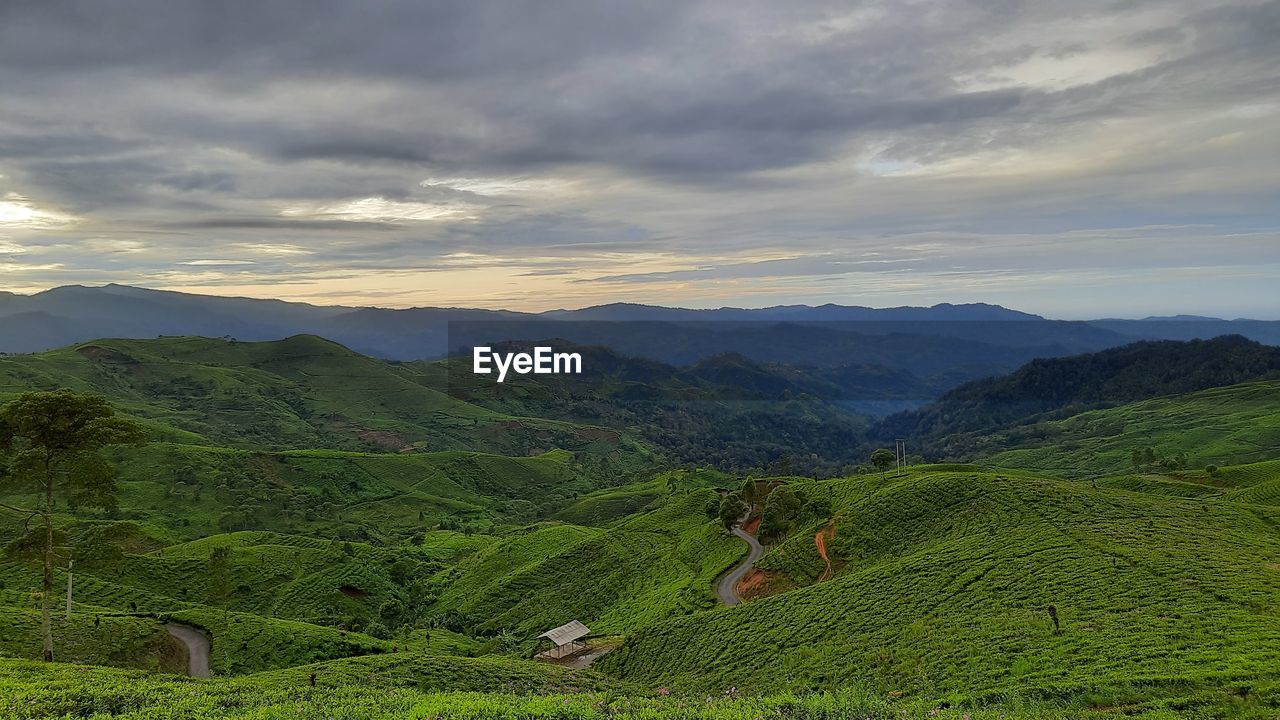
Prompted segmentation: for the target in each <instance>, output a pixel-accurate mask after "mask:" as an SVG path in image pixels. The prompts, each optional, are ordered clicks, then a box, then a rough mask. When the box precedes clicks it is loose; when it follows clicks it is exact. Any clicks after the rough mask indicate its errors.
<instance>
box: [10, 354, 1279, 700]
mask: <svg viewBox="0 0 1280 720" xmlns="http://www.w3.org/2000/svg"><path fill="white" fill-rule="evenodd" d="M1213 342H1215V343H1217V342H1218V341H1213ZM1157 345H1158V346H1156V347H1148V348H1143V347H1142V346H1133V349H1128V348H1127V349H1124V352H1125V353H1129V354H1132V353H1134V352H1137V353H1139V354H1144V353H1145V354H1144V355H1142V359H1140V360H1138V361H1136V362H1135V363H1127V364H1126V363H1120V364H1119V365H1117V364H1115V363H1112V362H1110V361H1109V360H1107V359H1106V357H1107V356H1106V355H1099V356H1097V357H1093V356H1079V357H1073V358H1067V359H1064V360H1062V361H1060V363H1061V364H1062V365H1063V367H1068V366H1073V367H1082V368H1090V370H1089V371H1088V372H1089V373H1097V372H1099V371H1098V370H1097V368H1110V369H1107V370H1105V371H1102V372H1105V373H1111V374H1113V375H1114V376H1116V377H1123V378H1126V379H1124V380H1117V381H1115V382H1123V383H1124V384H1125V385H1126V386H1127V387H1133V388H1135V389H1134V390H1132V391H1131V393H1130V395H1129V396H1128V397H1129V401H1127V402H1118V403H1117V402H1110V403H1105V405H1106V406H1104V407H1096V405H1097V403H1094V402H1092V401H1089V400H1087V399H1084V400H1073V399H1070V398H1067V399H1066V400H1062V399H1059V400H1054V401H1053V402H1054V403H1056V404H1055V405H1052V406H1045V405H1038V406H1035V408H1034V410H1033V411H1027V410H1018V411H1016V412H1017V413H1018V414H1016V415H1013V414H1008V412H1009V411H1008V410H1007V408H1008V406H1007V405H999V404H998V403H999V402H1000V401H999V400H998V398H999V394H992V393H991V392H990V391H988V389H987V385H989V383H987V382H986V381H981V382H978V383H974V384H971V385H965V386H962V387H961V388H960V389H959V390H956V391H953V395H944V396H943V398H942V399H941V400H939V401H938V402H937V404H935V405H930V406H925V407H924V408H922V409H921V410H919V411H911V412H912V413H914V415H910V416H906V415H904V416H893V417H889V418H887V419H877V418H875V417H868V416H862V415H858V414H856V413H852V412H849V411H848V410H841V409H840V408H838V407H837V406H836V405H834V404H832V403H831V402H830V401H829V400H827V399H824V393H828V394H826V395H825V397H826V398H830V397H832V395H830V394H829V393H830V392H831V391H829V390H825V389H824V388H829V387H830V386H829V385H824V384H823V383H830V382H832V381H833V376H832V375H831V374H830V372H829V371H827V370H814V369H810V368H804V367H796V366H789V365H760V364H758V363H754V362H752V361H749V360H746V359H744V358H738V357H734V356H731V355H730V356H720V357H716V358H711V359H707V360H704V361H702V362H700V363H698V364H695V365H692V366H667V365H664V364H661V363H656V362H654V361H647V360H637V359H634V358H627V357H625V356H622V355H618V354H616V353H612V351H605V350H602V349H597V348H586V349H585V357H584V361H585V363H584V364H585V366H586V367H587V368H591V367H593V364H592V360H593V359H594V360H595V361H596V362H595V364H594V367H595V368H596V372H595V374H592V373H591V372H587V373H584V376H583V377H581V378H572V379H565V378H531V377H521V378H516V379H514V381H513V382H511V383H508V384H507V385H509V387H504V388H503V389H502V391H494V390H493V388H492V386H485V385H482V384H476V383H474V382H472V383H465V382H462V378H459V377H450V372H451V371H452V370H454V369H456V368H452V367H451V363H453V362H454V361H452V360H441V361H434V362H426V361H419V362H414V363H395V362H388V361H383V360H377V359H374V358H368V357H365V356H362V355H359V354H358V353H354V352H352V351H350V350H348V349H346V348H344V347H342V346H340V345H338V344H336V343H332V342H330V341H327V340H323V339H320V338H316V337H312V336H299V337H293V338H289V339H286V340H281V341H270V342H261V343H248V342H240V341H231V340H226V339H204V338H195V337H175V338H161V339H157V340H111V339H102V340H94V341H92V342H89V343H85V344H82V345H78V346H72V347H68V348H63V349H59V350H54V351H50V352H46V353H39V354H34V355H19V356H12V357H7V358H0V403H2V402H5V401H8V400H11V399H14V398H18V397H22V394H23V393H29V392H32V391H48V390H54V389H56V388H70V389H72V390H74V391H76V392H80V393H92V394H98V395H102V396H105V397H106V398H107V400H108V402H109V403H110V404H111V406H112V407H114V408H115V410H116V411H117V412H118V413H120V414H121V416H122V417H125V418H128V419H130V420H132V421H134V422H136V423H137V424H138V425H139V426H140V427H141V428H143V429H144V430H145V433H146V436H147V439H146V442H145V444H142V445H140V446H110V447H107V448H105V449H104V450H103V451H102V453H103V456H104V458H106V459H108V460H109V461H110V462H111V464H112V465H113V466H114V468H115V472H116V474H117V483H116V484H117V490H116V493H115V501H114V503H111V504H110V505H109V506H108V507H105V508H103V509H92V508H88V507H76V506H75V505H74V504H68V503H60V504H58V505H57V510H56V513H55V515H54V526H55V527H54V534H55V538H54V546H55V547H56V554H57V557H58V558H60V559H59V561H58V562H56V563H55V568H54V576H53V582H52V587H53V596H54V597H53V598H51V599H52V600H54V602H52V603H51V604H52V606H53V608H52V609H53V611H52V613H51V615H52V618H51V619H52V636H53V639H54V644H53V653H54V657H55V660H57V661H58V662H56V663H54V664H52V665H46V664H42V663H39V662H38V659H39V656H40V644H41V639H40V638H41V632H42V631H41V611H40V605H41V602H42V601H43V600H44V598H43V596H42V595H41V593H40V591H39V588H40V585H41V576H40V562H39V557H40V550H39V548H40V547H41V542H42V540H41V537H40V536H39V535H38V534H33V533H32V532H31V527H30V522H29V521H28V520H27V519H25V518H24V516H23V515H22V513H19V512H15V510H14V509H15V508H22V507H27V506H30V505H32V504H33V503H36V502H38V498H36V497H34V496H32V495H30V494H26V493H24V492H22V491H18V490H13V489H11V490H7V491H5V492H4V493H3V494H0V503H3V506H2V507H0V541H3V546H4V554H3V557H0V688H2V689H3V691H4V692H3V697H4V699H3V700H0V715H4V716H6V717H7V716H12V717H17V718H40V717H50V716H71V717H89V716H93V714H94V713H99V714H102V713H104V712H106V713H109V714H110V715H111V716H118V717H138V718H142V717H170V716H179V715H181V714H183V713H186V714H190V715H194V716H197V717H210V718H214V717H227V718H231V717H259V716H261V717H274V716H282V715H298V714H301V715H303V716H309V715H313V714H323V713H330V714H333V713H338V714H337V715H334V716H335V717H336V716H342V717H367V716H378V717H432V716H434V715H433V713H434V714H435V715H441V716H444V717H565V718H578V717H582V718H588V717H620V718H623V717H635V718H641V717H644V718H667V717H671V718H676V717H689V716H690V715H689V714H688V712H689V711H690V710H691V707H692V706H693V705H696V710H693V712H695V713H696V715H695V716H697V717H707V718H712V717H714V718H738V717H742V718H746V717H754V715H753V713H756V714H759V713H766V714H769V713H771V714H776V715H780V716H784V717H795V718H825V717H833V716H834V717H850V716H854V715H858V716H863V717H866V716H873V717H888V716H894V717H904V716H905V717H955V718H960V717H962V716H966V717H992V718H994V717H1015V718H1018V717H1061V718H1069V717H1079V716H1081V715H1087V716H1088V717H1113V716H1114V717H1120V716H1127V717H1131V716H1143V717H1148V716H1149V717H1153V718H1157V717H1175V716H1182V715H1183V714H1184V713H1194V714H1198V715H1200V716H1204V717H1220V716H1221V717H1225V716H1240V717H1259V718H1261V717H1269V713H1271V712H1272V709H1273V707H1274V703H1276V702H1280V695H1277V690H1276V688H1277V687H1278V683H1280V676H1277V674H1276V670H1275V668H1276V667H1280V664H1277V661H1278V660H1280V616H1277V614H1276V609H1277V608H1278V607H1280V532H1278V531H1277V528H1280V490H1277V488H1280V465H1278V464H1277V463H1280V453H1278V452H1276V450H1275V449H1276V448H1277V447H1278V446H1280V442H1278V441H1280V436H1277V435H1276V432H1278V431H1280V425H1277V422H1276V417H1275V409H1276V408H1277V407H1280V385H1277V381H1276V380H1273V379H1270V373H1273V372H1274V368H1275V367H1276V365H1275V364H1274V363H1273V359H1272V354H1271V350H1270V349H1269V348H1266V347H1265V346H1259V345H1256V344H1252V343H1248V342H1247V341H1231V340H1227V341H1223V342H1221V343H1219V344H1217V345H1215V344H1212V343H1210V344H1204V345H1196V344H1195V343H1191V344H1181V343H1169V344H1165V345H1159V344H1157ZM1104 352H1112V351H1104ZM1206 356H1209V357H1212V358H1213V362H1212V363H1211V366H1212V368H1215V369H1212V370H1209V369H1206V370H1205V371H1204V372H1203V373H1201V374H1200V375H1199V376H1196V375H1195V373H1191V372H1188V371H1187V370H1186V369H1185V367H1183V366H1180V365H1179V363H1185V362H1191V363H1196V364H1199V363H1201V358H1203V357H1206ZM1155 358H1158V360H1156V359H1155ZM1229 358H1238V360H1239V361H1238V362H1236V363H1235V364H1234V365H1232V363H1233V362H1235V361H1234V360H1230V359H1229ZM1037 362H1039V361H1037ZM1052 362H1059V361H1052ZM1161 364H1163V365H1165V366H1168V367H1173V368H1177V369H1175V370H1173V371H1171V372H1168V373H1165V374H1148V375H1144V374H1143V373H1142V371H1141V367H1143V366H1145V367H1154V366H1155V365H1161ZM1037 367H1041V369H1037ZM1205 367H1206V368H1209V367H1210V366H1205ZM1115 368H1126V369H1123V370H1121V371H1117V370H1115ZM1226 368H1231V369H1226ZM1036 372H1045V371H1044V370H1043V369H1042V366H1028V367H1027V368H1024V369H1023V370H1020V371H1019V372H1018V373H1014V374H1013V375H1010V376H1008V378H1009V379H1008V380H1007V382H1021V381H1020V380H1019V379H1018V378H1021V377H1027V376H1028V375H1027V374H1028V373H1036ZM1054 372H1057V371H1054ZM1117 372H1121V373H1128V374H1127V375H1117V374H1116V373H1117ZM1206 373H1207V374H1206ZM858 377H860V378H861V379H860V380H859V382H870V381H869V380H868V379H867V376H866V375H865V374H863V375H859V376H858ZM886 377H891V376H886ZM1197 377H1198V379H1196V378H1197ZM1135 378H1137V379H1135ZM1162 378H1166V379H1162ZM1237 379H1239V380H1241V382H1232V381H1234V380H1237ZM1089 382H1090V383H1091V382H1093V380H1090V381H1089ZM881 387H892V383H891V382H890V383H887V384H884V385H882V386H881ZM1057 387H1059V388H1065V387H1068V385H1067V384H1062V383H1059V384H1058V386H1057ZM1081 387H1085V385H1081ZM508 391H509V392H508ZM1008 392H1010V391H1009V390H1007V389H1002V390H1000V391H999V393H1005V394H1008ZM953 397H955V398H964V400H963V402H964V403H965V404H966V406H967V407H970V408H974V407H991V408H997V409H996V410H993V411H991V412H993V413H997V414H998V413H1006V414H1005V415H1003V416H999V418H998V419H996V420H992V421H984V422H977V424H971V425H968V426H965V428H966V429H965V432H964V433H959V434H956V433H941V434H940V433H938V431H937V430H936V429H932V428H931V429H927V430H924V431H912V433H909V434H907V438H908V440H907V442H908V446H909V447H911V446H917V447H920V448H921V449H922V451H923V452H927V453H930V454H932V456H931V457H925V458H921V457H919V456H918V455H913V456H912V457H910V458H909V459H908V463H907V465H906V467H905V469H898V468H897V467H895V466H894V464H893V463H890V464H889V465H888V466H883V465H880V464H879V463H878V461H876V458H875V457H873V453H872V450H874V449H875V448H877V447H878V446H880V445H881V443H882V441H881V440H880V439H879V438H878V437H877V433H878V432H883V431H884V428H888V427H902V423H903V422H904V418H907V417H918V418H926V419H930V420H928V422H930V423H936V422H937V420H936V419H937V418H954V417H957V416H956V415H955V414H954V413H951V412H950V411H948V410H947V407H948V403H955V402H957V400H955V399H951V398H953ZM1107 397H1110V398H1116V397H1122V395H1121V394H1118V393H1117V392H1115V391H1109V392H1108V395H1107ZM744 403H745V404H744ZM993 403H996V404H993ZM1028 407H1031V406H1028ZM747 408H749V409H747ZM805 417H808V418H810V419H811V420H812V422H813V423H814V425H813V427H815V428H823V429H825V430H826V431H828V432H831V433H832V434H831V435H830V440H823V439H822V438H823V437H824V436H823V433H822V431H821V430H816V431H814V432H809V431H806V430H803V429H802V428H803V427H804V425H803V423H804V422H805V421H804V420H802V418H805ZM646 418H647V420H648V422H649V423H652V424H653V425H655V426H661V425H664V424H665V425H669V429H668V430H655V429H654V427H648V426H646V425H645V419H646ZM913 422H919V421H918V420H913ZM967 422H970V423H973V422H975V421H973V420H969V421H967ZM895 423H896V425H895ZM784 427H785V428H789V430H788V432H794V433H797V434H798V435H802V436H803V437H802V438H801V439H798V440H796V441H795V447H797V448H804V452H805V455H803V456H802V455H801V454H800V453H798V452H793V453H777V454H772V455H770V454H769V451H768V450H767V449H768V448H770V447H773V446H772V445H770V442H771V441H772V442H775V443H777V445H778V446H784V445H788V444H791V443H792V441H791V440H789V439H787V437H786V436H785V435H783V436H779V435H778V433H777V432H775V431H774V430H773V428H784ZM969 428H972V429H969ZM690 433H696V435H690ZM690 437H696V438H697V439H696V440H694V441H692V442H690V441H689V440H688V438H690ZM681 438H684V439H685V441H684V442H680V441H679V440H680V439H681ZM839 438H842V440H840V439H839ZM957 438H963V442H958V441H957ZM937 439H941V440H942V441H943V442H941V443H939V442H937ZM948 443H950V444H948ZM695 445H696V446H698V447H699V448H701V449H700V454H689V453H690V452H691V450H690V448H693V447H694V446H695ZM735 447H740V448H748V447H750V448H754V449H755V452H757V453H759V452H764V454H762V455H756V454H743V453H737V452H735V451H734V448H735ZM762 448H763V449H764V450H762ZM889 457H890V459H892V453H890V456H889ZM939 461H948V462H939ZM817 469H821V470H822V471H821V472H812V470H817ZM68 560H73V561H74V562H73V563H68ZM68 585H70V586H71V587H72V588H73V589H72V599H71V603H70V610H69V611H67V609H66V608H65V607H63V604H62V603H64V602H65V600H66V598H65V597H64V596H65V592H66V588H67V587H68ZM571 620H578V621H581V622H582V623H584V624H585V625H587V626H588V627H589V628H590V636H589V637H588V644H589V646H590V647H591V648H594V649H593V650H592V651H591V652H590V653H589V655H590V658H591V659H590V660H589V661H583V662H580V663H575V662H569V663H567V664H566V665H565V666H560V665H557V664H553V663H546V662H538V661H535V660H532V659H530V658H531V657H532V656H533V655H534V654H535V652H537V651H538V650H539V649H540V647H542V646H541V645H540V644H539V642H538V640H537V636H538V635H539V634H540V633H542V632H544V631H546V630H548V629H550V628H553V627H556V626H559V625H562V624H564V623H566V622H569V621H571ZM575 665H576V667H575ZM585 665H589V667H583V666H585ZM206 674H207V675H208V676H210V677H209V678H208V679H188V678H185V677H183V676H188V675H189V676H195V678H200V677H201V676H204V675H206ZM712 698H714V699H712ZM691 703H692V704H693V705H691ZM162 706H163V707H164V708H165V709H164V710H163V711H162V710H161V709H160V708H161V707H162ZM553 708H555V710H554V711H553ZM601 713H603V714H601Z"/></svg>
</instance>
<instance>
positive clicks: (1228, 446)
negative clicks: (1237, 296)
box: [981, 381, 1280, 477]
mask: <svg viewBox="0 0 1280 720" xmlns="http://www.w3.org/2000/svg"><path fill="white" fill-rule="evenodd" d="M981 444H982V445H983V446H984V447H986V448H987V449H988V451H989V452H990V453H991V454H990V455H989V459H988V460H985V461H984V462H985V463H987V464H990V465H992V466H999V467H1019V468H1027V469H1034V470H1041V471H1044V472H1049V473H1053V474H1058V475H1062V476H1067V477H1081V476H1090V475H1094V476H1097V475H1110V474H1117V473H1121V472H1126V471H1129V470H1131V469H1132V467H1133V460H1132V453H1133V451H1134V450H1135V449H1145V448H1151V449H1152V450H1153V451H1154V453H1155V456H1156V457H1157V458H1158V459H1166V458H1177V457H1179V456H1182V455H1185V456H1186V464H1187V466H1188V467H1192V468H1202V467H1204V466H1205V465H1209V464H1215V465H1240V464H1246V463H1250V462H1255V461H1261V460H1266V459H1269V458H1273V457H1275V456H1276V454H1277V452H1280V381H1262V382H1252V383H1242V384H1239V385H1230V386H1227V387H1220V388H1212V389H1209V390H1202V391H1200V392H1195V393H1188V394H1185V395H1176V396H1172V397H1165V398H1156V399H1154V400H1146V401H1143V402H1138V403H1133V404H1131V405H1123V406H1120V407H1116V408H1109V409H1106V410H1094V411H1091V412H1086V413H1081V414H1079V415H1076V416H1073V417H1070V418H1067V419H1065V420H1055V421H1052V422H1042V423H1038V424H1035V425H1029V426H1026V427H1022V428H1018V429H1016V430H1011V431H1009V432H1007V433H1004V434H1001V435H993V436H988V437H986V438H984V440H983V442H982V443H981Z"/></svg>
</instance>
